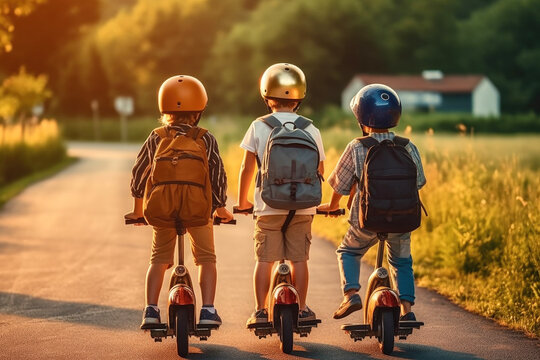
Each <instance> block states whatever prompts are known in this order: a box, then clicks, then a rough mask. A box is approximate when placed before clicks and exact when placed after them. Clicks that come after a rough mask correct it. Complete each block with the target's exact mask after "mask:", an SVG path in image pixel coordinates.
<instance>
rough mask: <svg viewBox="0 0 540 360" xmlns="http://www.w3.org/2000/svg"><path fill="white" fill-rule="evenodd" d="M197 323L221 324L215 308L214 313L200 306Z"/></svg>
mask: <svg viewBox="0 0 540 360" xmlns="http://www.w3.org/2000/svg"><path fill="white" fill-rule="evenodd" d="M199 324H200V325H218V326H219V325H221V318H220V317H219V315H218V313H217V310H215V311H214V313H212V312H210V311H209V310H207V309H205V308H202V309H201V313H200V315H199Z"/></svg>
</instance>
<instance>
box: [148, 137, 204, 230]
mask: <svg viewBox="0 0 540 360" xmlns="http://www.w3.org/2000/svg"><path fill="white" fill-rule="evenodd" d="M154 131H155V132H156V133H157V134H158V135H159V136H160V138H161V141H160V143H159V145H158V148H157V150H156V154H155V156H154V161H153V164H152V170H151V172H150V176H149V177H148V181H147V183H146V189H145V192H144V202H143V210H144V217H145V219H146V221H147V222H148V223H149V224H150V225H153V226H156V227H164V228H176V229H177V230H178V231H179V233H180V230H182V232H184V230H185V229H186V228H188V227H193V226H202V225H206V224H208V220H209V219H210V215H211V211H212V187H211V183H210V176H209V171H208V158H207V155H206V146H205V143H204V141H203V140H202V137H203V135H204V134H206V132H207V130H205V129H202V128H199V127H192V128H191V129H190V130H189V131H188V132H187V133H186V134H185V135H180V134H177V132H176V131H174V130H173V131H169V130H168V128H167V127H165V126H164V127H160V128H157V129H155V130H154Z"/></svg>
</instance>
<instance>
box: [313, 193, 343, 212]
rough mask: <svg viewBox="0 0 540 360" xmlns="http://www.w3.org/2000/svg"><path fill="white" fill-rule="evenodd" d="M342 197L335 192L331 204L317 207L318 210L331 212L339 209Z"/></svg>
mask: <svg viewBox="0 0 540 360" xmlns="http://www.w3.org/2000/svg"><path fill="white" fill-rule="evenodd" d="M342 196H343V195H341V194H339V193H337V192H335V191H334V192H333V193H332V199H331V200H330V202H329V203H326V204H321V205H319V206H317V210H320V211H327V212H331V211H335V210H337V209H339V200H341V197H342Z"/></svg>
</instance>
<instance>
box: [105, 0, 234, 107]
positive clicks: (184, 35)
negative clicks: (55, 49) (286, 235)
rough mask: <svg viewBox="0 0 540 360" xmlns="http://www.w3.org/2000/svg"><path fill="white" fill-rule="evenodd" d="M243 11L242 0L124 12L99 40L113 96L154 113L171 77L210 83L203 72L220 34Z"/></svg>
mask: <svg viewBox="0 0 540 360" xmlns="http://www.w3.org/2000/svg"><path fill="white" fill-rule="evenodd" d="M244 11H245V10H244V7H243V0H221V1H219V2H213V1H210V0H166V1H159V2H155V1H151V0H139V1H138V2H137V4H136V5H135V6H134V7H133V8H131V9H130V10H127V11H121V12H120V13H118V14H117V15H116V16H115V17H113V18H111V19H110V20H108V21H107V22H106V23H104V24H103V25H102V26H100V27H99V28H98V29H97V32H96V36H95V43H96V45H97V49H98V52H99V53H100V54H101V55H102V60H103V66H104V68H105V71H106V73H107V78H108V79H109V83H110V87H111V93H112V95H113V96H116V95H125V94H129V95H133V96H135V97H136V105H137V108H138V110H142V111H144V112H155V109H156V95H157V89H158V88H159V86H160V85H161V83H162V82H163V81H164V80H165V79H166V78H167V77H169V76H172V75H175V74H190V75H194V76H196V77H198V78H200V79H201V80H202V81H203V82H205V83H206V81H205V80H206V79H204V78H203V71H202V70H203V67H204V64H205V63H206V62H207V61H208V58H209V52H210V49H211V47H212V45H213V44H214V42H215V38H216V36H217V34H218V33H219V32H220V31H223V30H225V29H227V28H228V27H230V26H231V25H232V23H233V22H234V21H235V20H236V19H238V18H239V17H241V16H242V14H243V13H244ZM127 34H129V35H127Z"/></svg>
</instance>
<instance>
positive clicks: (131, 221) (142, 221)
mask: <svg viewBox="0 0 540 360" xmlns="http://www.w3.org/2000/svg"><path fill="white" fill-rule="evenodd" d="M124 221H125V223H126V225H134V224H141V225H148V223H147V222H146V220H145V218H143V217H140V218H137V219H124ZM221 224H227V225H236V220H235V219H233V220H231V221H229V222H223V219H222V218H220V217H215V218H214V225H221Z"/></svg>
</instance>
